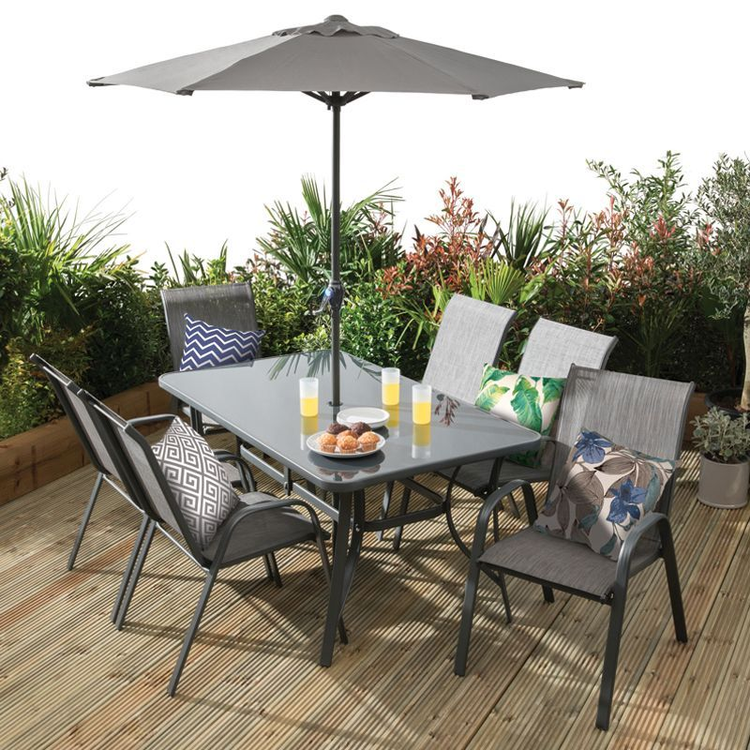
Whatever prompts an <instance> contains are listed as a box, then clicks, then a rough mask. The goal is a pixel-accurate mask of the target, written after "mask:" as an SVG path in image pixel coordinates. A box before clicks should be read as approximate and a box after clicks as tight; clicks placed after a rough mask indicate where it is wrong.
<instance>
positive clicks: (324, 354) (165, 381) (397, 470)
mask: <svg viewBox="0 0 750 750" xmlns="http://www.w3.org/2000/svg"><path fill="white" fill-rule="evenodd" d="M330 357H331V353H330V352H329V351H327V350H326V351H316V352H306V353H301V354H289V355H284V356H281V357H267V358H263V359H258V360H255V361H254V362H252V363H247V364H241V365H233V366H230V367H212V368H207V369H204V370H193V371H189V372H170V373H167V374H165V375H162V376H161V377H160V378H159V384H160V386H161V387H162V388H163V389H164V390H166V391H167V392H168V393H171V394H172V395H174V396H176V397H177V398H178V399H179V400H180V401H182V402H184V403H186V404H188V405H189V406H192V407H194V408H196V409H197V410H198V411H200V412H201V413H202V414H204V415H205V416H207V417H210V418H211V419H213V420H214V421H216V422H218V423H219V424H220V425H222V426H223V427H225V428H226V429H227V430H229V431H230V432H232V433H233V434H235V435H237V436H238V437H239V438H240V439H242V440H244V441H245V442H247V443H249V444H250V445H252V446H254V447H255V448H257V449H259V450H261V451H263V452H264V453H267V454H268V455H270V456H272V457H273V458H275V459H276V460H278V461H279V462H280V463H282V464H283V465H284V466H286V467H287V468H289V469H292V470H293V471H295V472H296V473H298V474H300V475H301V476H302V477H303V478H304V479H308V480H309V481H311V482H312V483H313V484H315V485H317V486H318V487H320V488H322V489H324V490H328V491H331V492H350V491H354V490H359V489H363V488H364V487H367V486H369V485H372V484H378V483H381V482H389V481H394V480H397V479H403V478H406V477H413V476H415V475H417V474H421V473H425V472H429V471H435V470H437V469H445V468H449V467H452V466H459V465H463V464H468V463H472V462H474V461H483V460H486V459H491V458H496V457H500V456H505V455H508V454H513V453H521V452H524V451H527V450H532V449H535V448H537V447H538V446H539V442H540V437H539V435H538V433H536V432H533V431H532V430H528V429H526V428H525V427H521V426H520V425H517V424H513V423H511V422H507V421H505V420H503V419H499V418H497V417H494V416H492V415H491V414H488V413H487V412H484V411H482V410H480V409H477V408H476V407H474V406H473V405H471V404H467V403H465V402H463V401H459V400H457V399H453V398H450V397H448V396H446V395H445V394H443V393H440V392H438V391H435V390H434V389H433V392H432V404H431V421H430V423H429V424H428V425H416V424H414V423H413V422H412V404H411V387H412V385H414V383H415V381H413V380H410V379H408V378H404V377H402V378H401V388H400V404H399V405H398V406H396V407H383V406H382V403H381V385H380V369H381V368H380V367H379V366H377V365H374V364H371V363H369V362H366V361H365V360H362V359H359V358H357V357H354V356H352V355H350V354H346V353H342V354H341V398H342V401H343V404H342V406H341V407H339V408H338V409H334V408H333V407H332V406H330V405H329V402H330V399H331V384H330ZM303 377H317V378H318V379H319V388H320V391H319V399H318V402H319V412H318V416H317V417H302V416H300V398H299V379H300V378H303ZM361 406H375V407H378V408H385V409H386V410H387V411H388V413H389V419H388V422H387V424H386V425H385V426H384V427H382V428H381V429H379V430H378V433H379V434H381V435H383V436H384V437H385V438H386V443H385V445H384V446H383V448H382V449H381V450H379V451H377V452H375V453H372V454H369V455H364V456H362V457H357V458H350V459H337V458H328V457H327V456H322V455H319V454H316V453H313V452H312V451H311V450H310V449H309V448H308V447H307V438H308V437H309V436H310V435H313V434H315V433H316V432H319V431H321V430H325V429H326V428H327V427H328V425H329V424H330V423H331V422H334V421H335V420H336V415H337V413H338V412H339V411H340V410H341V409H345V408H350V407H361Z"/></svg>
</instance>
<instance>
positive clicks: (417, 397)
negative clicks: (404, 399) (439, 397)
mask: <svg viewBox="0 0 750 750" xmlns="http://www.w3.org/2000/svg"><path fill="white" fill-rule="evenodd" d="M431 416H432V386H430V385H425V384H424V383H417V384H416V385H413V386H412V387H411V418H412V421H413V422H414V424H429V423H430V417H431Z"/></svg>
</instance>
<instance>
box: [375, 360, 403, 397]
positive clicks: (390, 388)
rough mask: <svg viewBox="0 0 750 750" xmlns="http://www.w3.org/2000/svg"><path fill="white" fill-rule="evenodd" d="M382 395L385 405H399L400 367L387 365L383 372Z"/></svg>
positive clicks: (381, 375)
mask: <svg viewBox="0 0 750 750" xmlns="http://www.w3.org/2000/svg"><path fill="white" fill-rule="evenodd" d="M380 377H381V383H382V396H383V405H384V406H398V402H399V396H400V393H399V391H400V387H401V370H399V369H398V367H386V368H384V369H383V370H382V371H381V373H380Z"/></svg>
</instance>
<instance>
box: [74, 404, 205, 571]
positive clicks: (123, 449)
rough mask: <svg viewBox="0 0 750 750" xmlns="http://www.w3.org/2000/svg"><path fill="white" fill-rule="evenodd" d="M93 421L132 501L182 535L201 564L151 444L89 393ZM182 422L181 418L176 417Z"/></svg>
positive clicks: (194, 543) (198, 551)
mask: <svg viewBox="0 0 750 750" xmlns="http://www.w3.org/2000/svg"><path fill="white" fill-rule="evenodd" d="M84 396H85V398H86V400H87V404H88V408H89V412H90V414H91V417H92V420H93V421H94V422H95V424H96V426H97V428H98V429H99V432H100V435H101V437H102V440H103V441H104V442H105V444H106V445H107V446H109V447H110V448H111V451H112V454H113V456H114V457H115V459H116V462H117V464H118V469H119V470H120V473H121V476H122V481H123V483H124V484H125V486H126V487H127V488H128V491H129V493H130V494H131V497H133V498H134V499H136V501H137V502H138V504H139V505H140V506H141V507H142V508H143V510H144V512H145V513H146V514H147V515H148V516H149V517H150V518H151V519H152V520H154V521H157V522H159V523H160V524H164V523H165V524H167V525H168V526H170V527H171V528H172V529H174V530H175V531H178V532H179V533H180V534H181V535H182V537H183V538H184V539H185V541H186V542H187V545H188V547H189V549H190V552H191V553H192V555H193V557H195V558H196V560H198V561H199V562H200V563H201V564H202V563H203V553H202V550H201V546H200V544H199V542H198V540H197V539H196V538H195V536H194V535H193V533H192V531H191V530H190V528H189V526H188V524H187V521H186V520H185V517H184V515H183V514H182V511H181V510H180V508H179V506H178V505H177V501H176V500H175V497H174V494H173V493H172V490H171V489H170V487H169V484H168V483H167V479H166V477H165V476H164V472H163V471H162V469H161V467H160V466H159V463H158V462H157V460H156V456H154V452H153V450H152V449H151V446H150V445H149V444H148V441H147V440H146V439H145V438H144V437H143V435H141V433H140V432H138V430H137V429H136V428H135V427H133V426H132V425H130V424H128V423H127V422H126V421H125V420H123V419H122V418H121V417H120V416H119V415H117V414H115V413H114V412H113V411H112V410H111V409H108V408H107V407H106V406H105V405H104V404H102V403H101V402H100V401H98V400H97V399H95V398H94V397H93V396H91V394H89V393H85V392H84ZM175 419H179V417H175Z"/></svg>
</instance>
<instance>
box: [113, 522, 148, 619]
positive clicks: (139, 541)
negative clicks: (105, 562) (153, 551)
mask: <svg viewBox="0 0 750 750" xmlns="http://www.w3.org/2000/svg"><path fill="white" fill-rule="evenodd" d="M149 523H150V521H149V517H148V516H147V515H146V514H145V513H144V515H143V519H142V520H141V526H140V528H139V529H138V536H137V537H136V540H135V544H134V545H133V550H132V551H131V553H130V558H129V559H128V565H127V567H126V568H125V570H124V571H123V574H122V580H121V581H120V590H119V591H118V592H117V597H116V598H115V606H114V607H113V608H112V614H111V615H110V620H112V622H117V614H118V612H119V611H120V607H122V600H123V597H124V596H125V591H126V589H127V587H128V583H129V582H130V576H132V575H133V568H134V567H135V561H136V560H137V559H138V553H139V552H140V551H141V546H142V545H143V540H144V539H145V537H146V531H147V530H148V525H149Z"/></svg>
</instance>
